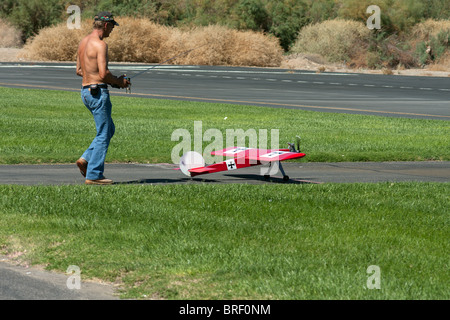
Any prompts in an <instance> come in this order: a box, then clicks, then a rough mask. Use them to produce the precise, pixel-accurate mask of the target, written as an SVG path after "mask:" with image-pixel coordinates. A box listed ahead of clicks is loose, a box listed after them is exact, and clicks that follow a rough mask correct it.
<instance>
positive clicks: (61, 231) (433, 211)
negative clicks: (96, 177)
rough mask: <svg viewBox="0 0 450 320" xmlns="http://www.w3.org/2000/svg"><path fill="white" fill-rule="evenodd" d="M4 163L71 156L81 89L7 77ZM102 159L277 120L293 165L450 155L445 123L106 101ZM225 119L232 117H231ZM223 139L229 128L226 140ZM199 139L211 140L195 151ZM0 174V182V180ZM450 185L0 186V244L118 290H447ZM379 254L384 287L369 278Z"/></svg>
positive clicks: (363, 293)
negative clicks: (28, 85)
mask: <svg viewBox="0 0 450 320" xmlns="http://www.w3.org/2000/svg"><path fill="white" fill-rule="evenodd" d="M0 96H1V100H0V110H1V113H0V136H1V138H0V142H1V143H0V164H13V163H67V162H74V161H75V160H76V159H77V158H78V157H79V156H80V155H81V153H82V152H83V151H84V150H85V149H86V147H87V146H88V145H89V144H90V142H91V140H92V138H93V137H94V135H95V128H94V124H93V121H92V118H91V115H90V114H89V113H88V111H87V109H86V108H85V107H84V106H83V104H82V102H81V99H80V97H79V94H78V93H70V92H62V91H43V90H21V89H6V88H0ZM112 102H113V118H114V121H115V124H116V129H117V130H116V136H115V137H114V138H113V140H112V142H111V146H110V150H109V153H108V157H107V161H108V162H115V161H116V162H126V161H133V162H153V163H154V162H171V157H170V155H171V150H172V148H173V147H174V146H175V145H176V144H178V142H177V141H171V135H172V133H173V132H174V130H176V129H179V128H182V129H187V130H189V132H191V134H192V135H193V127H194V121H202V124H203V132H205V131H206V130H208V129H213V128H214V129H219V130H220V131H221V132H222V134H223V137H224V139H225V136H226V135H225V133H226V130H227V129H243V130H244V131H245V130H248V129H255V130H256V131H258V130H259V129H267V130H268V131H269V132H270V130H272V129H279V130H280V131H279V133H280V142H282V143H284V142H287V141H292V140H293V138H294V137H295V135H301V136H302V138H303V140H302V141H303V146H302V151H303V152H305V153H307V157H306V158H304V159H302V161H395V160H449V158H450V154H449V150H450V148H449V138H448V132H449V130H448V129H449V125H448V122H446V121H433V120H414V119H399V118H384V117H377V116H361V115H345V114H332V113H317V112H308V111H300V110H288V109H274V108H263V107H252V106H240V105H227V104H213V103H198V102H181V101H169V100H152V99H140V98H130V97H116V96H113V97H112ZM225 117H227V120H224V118H225ZM224 143H225V140H224ZM206 145H207V142H205V143H204V145H203V146H204V147H205V146H206ZM0 183H1V181H0ZM449 188H450V187H449V184H447V183H443V184H442V183H379V184H325V185H258V186H257V185H208V184H202V185H168V186H152V185H114V186H110V187H98V188H97V187H89V186H33V187H31V186H7V185H0V253H2V254H7V255H9V256H10V257H19V258H18V259H21V260H25V261H27V262H29V263H31V264H40V265H44V266H46V268H47V269H49V270H58V271H62V272H64V271H66V270H67V267H68V266H70V265H77V266H79V267H80V268H81V271H82V280H83V279H89V278H98V279H103V280H107V281H115V282H119V283H121V297H123V298H163V299H296V300H300V299H449V298H450V294H449V291H448V283H449V280H450V279H449V275H448V267H449V266H448V251H449V248H448V238H449V218H448V217H449V215H448V214H449V210H448V207H449V203H448V194H449V191H450V190H449ZM371 265H376V266H379V268H380V271H381V289H380V290H369V289H367V288H366V285H367V279H368V277H369V276H370V275H369V274H367V268H368V267H369V266H371Z"/></svg>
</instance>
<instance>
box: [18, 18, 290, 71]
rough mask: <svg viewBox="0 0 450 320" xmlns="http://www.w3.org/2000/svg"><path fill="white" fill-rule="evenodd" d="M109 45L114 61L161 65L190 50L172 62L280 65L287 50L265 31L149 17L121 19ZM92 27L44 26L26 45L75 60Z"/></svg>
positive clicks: (39, 53) (43, 54)
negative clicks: (182, 25) (180, 25)
mask: <svg viewBox="0 0 450 320" xmlns="http://www.w3.org/2000/svg"><path fill="white" fill-rule="evenodd" d="M116 20H117V21H118V22H119V23H120V26H119V27H117V28H116V29H114V31H113V32H112V34H111V37H110V38H107V39H105V41H106V42H107V43H108V46H109V58H110V61H124V62H146V63H159V62H163V61H165V60H167V59H169V58H171V57H173V56H176V55H179V54H181V53H183V52H185V51H188V50H190V49H194V48H198V49H196V50H193V51H191V52H188V53H186V54H183V55H180V56H179V57H177V58H176V59H173V60H172V61H170V63H172V64H175V63H177V64H196V65H238V66H244V65H246V66H260V67H265V66H268V67H276V66H279V65H280V64H281V60H282V54H283V51H282V49H281V47H280V45H279V44H278V40H277V39H276V38H275V37H272V36H266V35H264V34H263V33H261V32H253V31H245V32H244V31H237V30H232V29H229V28H227V27H223V26H217V25H212V26H207V27H195V28H192V29H187V30H181V29H177V28H173V27H166V26H162V25H158V24H155V23H153V22H150V21H149V20H147V19H139V18H129V17H117V18H116ZM91 30H92V20H91V21H84V22H83V23H82V29H81V30H69V29H68V28H67V26H66V24H65V23H62V24H59V25H57V26H54V27H48V28H45V29H42V30H41V32H40V33H39V34H38V35H37V36H36V37H34V38H33V39H32V40H31V41H30V42H29V43H27V45H26V46H25V57H26V58H28V59H31V60H56V61H74V60H76V53H77V48H78V44H79V42H80V41H81V39H82V38H83V36H85V35H87V34H88V33H89V32H91Z"/></svg>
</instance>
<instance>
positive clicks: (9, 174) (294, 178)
mask: <svg viewBox="0 0 450 320" xmlns="http://www.w3.org/2000/svg"><path fill="white" fill-rule="evenodd" d="M283 167H284V170H285V172H286V174H287V175H288V176H289V177H290V180H289V181H287V182H285V181H283V179H282V175H281V173H278V174H276V175H273V176H271V178H270V179H269V180H266V179H264V177H263V176H262V173H261V168H262V166H255V167H250V168H244V169H240V170H233V171H226V172H220V173H213V174H208V175H203V176H197V177H194V178H190V177H187V176H185V175H184V174H183V173H182V172H181V171H180V170H178V166H177V165H174V164H132V163H129V164H106V165H105V176H106V177H108V178H110V179H112V180H113V181H114V182H115V183H116V184H148V185H168V184H204V183H207V184H228V183H243V184H273V183H283V184H305V183H311V184H320V183H330V182H333V183H356V182H367V183H374V182H405V181H428V182H449V181H450V162H449V161H425V162H357V163H355V162H337V163H296V162H283ZM0 177H1V181H0V184H16V185H79V184H83V183H84V179H83V177H82V176H81V174H80V173H79V170H78V168H77V167H76V165H75V164H62V165H0Z"/></svg>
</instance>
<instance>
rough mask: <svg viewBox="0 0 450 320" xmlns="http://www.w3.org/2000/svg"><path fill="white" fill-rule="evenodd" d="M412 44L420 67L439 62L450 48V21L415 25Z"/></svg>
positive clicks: (431, 21) (428, 21) (433, 21)
mask: <svg viewBox="0 0 450 320" xmlns="http://www.w3.org/2000/svg"><path fill="white" fill-rule="evenodd" d="M410 42H411V43H412V46H413V47H415V55H416V57H417V59H418V61H419V63H420V65H422V66H423V65H425V64H429V63H432V62H439V60H440V59H441V58H443V57H445V56H446V55H447V53H448V51H449V48H450V44H449V42H450V20H438V21H436V20H427V21H424V22H422V23H419V24H417V25H415V26H414V28H413V29H412V32H411V40H410ZM428 48H430V49H431V50H432V51H431V53H429V52H428V51H427V49H428Z"/></svg>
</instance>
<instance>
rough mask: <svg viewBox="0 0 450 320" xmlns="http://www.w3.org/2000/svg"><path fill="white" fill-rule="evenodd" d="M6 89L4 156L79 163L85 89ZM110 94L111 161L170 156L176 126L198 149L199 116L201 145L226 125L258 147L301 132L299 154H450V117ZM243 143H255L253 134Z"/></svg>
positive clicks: (398, 157)
mask: <svg viewBox="0 0 450 320" xmlns="http://www.w3.org/2000/svg"><path fill="white" fill-rule="evenodd" d="M0 96H1V99H0V110H1V112H0V164H17V163H30V164H33V163H73V162H74V161H76V160H77V159H78V157H79V156H80V155H81V154H82V153H83V152H84V150H85V149H86V148H87V147H88V146H89V144H90V143H91V141H92V139H93V137H94V136H95V126H94V122H93V119H92V116H91V115H90V113H89V112H88V110H87V109H86V107H85V106H84V105H83V103H82V102H81V98H80V94H79V93H75V92H64V91H50V90H29V89H10V88H0ZM111 99H112V103H113V119H114V122H115V125H116V135H115V136H114V137H113V139H112V140H111V145H110V148H109V151H108V155H107V158H106V161H107V162H139V163H161V162H162V163H172V162H173V161H172V151H173V150H174V147H177V146H178V145H179V144H180V143H181V142H184V141H187V140H184V139H185V138H184V137H183V138H179V137H177V138H176V140H175V141H172V134H173V133H174V132H175V131H176V130H177V129H182V130H184V129H185V130H187V132H188V133H189V136H188V138H190V139H191V147H192V148H191V149H192V150H193V149H194V121H201V126H202V132H201V136H200V139H201V138H203V139H204V140H205V141H203V150H205V149H206V148H207V147H208V146H210V145H211V143H216V144H218V145H219V146H221V145H222V146H223V147H224V148H225V147H227V146H228V143H227V130H228V131H231V132H233V131H234V132H237V130H242V131H241V132H244V133H247V134H250V133H251V132H255V133H256V135H257V139H258V146H259V147H264V146H265V145H264V141H265V139H266V138H267V143H266V146H267V147H269V148H270V147H271V143H272V139H271V137H272V135H271V134H272V133H276V134H278V135H279V144H280V147H281V148H286V147H287V142H294V140H295V136H297V135H299V136H301V138H302V145H301V151H302V152H305V153H306V154H307V156H306V157H305V158H304V159H302V160H300V161H310V162H340V161H416V160H449V159H450V148H449V146H450V140H449V139H450V138H449V135H448V132H449V129H450V125H449V122H448V121H440V120H417V119H402V118H389V117H380V116H364V115H349V114H337V113H336V114H335V113H320V112H312V111H302V110H290V109H282V108H267V107H257V106H242V105H231V104H219V103H202V102H187V101H171V100H156V99H145V98H134V97H119V96H112V97H111ZM210 129H217V130H214V132H220V133H221V136H220V137H215V136H214V137H209V139H210V140H208V137H207V131H208V130H210ZM260 130H262V131H260ZM277 130H278V131H277ZM210 132H211V131H210ZM202 134H203V136H202ZM274 137H275V136H274ZM275 140H276V139H275V138H274V141H275ZM234 141H235V143H236V144H237V140H234ZM197 143H198V142H197ZM245 144H246V146H249V145H250V139H249V138H248V136H247V138H246V142H245ZM261 144H262V146H261ZM177 150H179V148H178V149H177ZM181 155H182V154H181V153H180V154H178V157H179V156H181Z"/></svg>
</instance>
